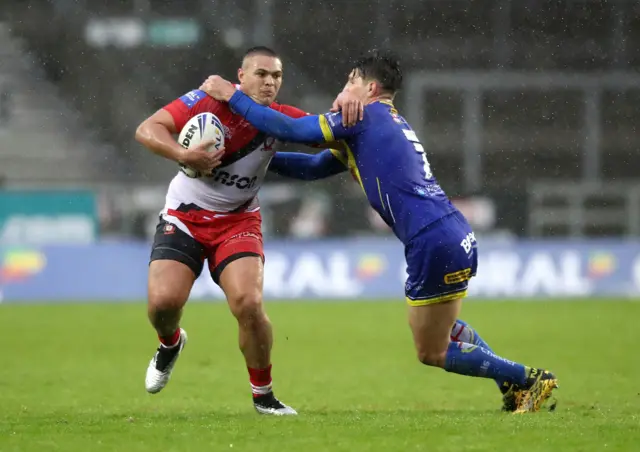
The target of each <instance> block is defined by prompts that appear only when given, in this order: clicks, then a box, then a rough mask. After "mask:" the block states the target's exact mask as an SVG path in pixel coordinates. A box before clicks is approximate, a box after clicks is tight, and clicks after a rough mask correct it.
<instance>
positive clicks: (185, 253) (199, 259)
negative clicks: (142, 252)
mask: <svg viewBox="0 0 640 452" xmlns="http://www.w3.org/2000/svg"><path fill="white" fill-rule="evenodd" d="M204 259H205V247H204V246H202V245H201V244H200V243H199V242H198V241H197V240H196V239H194V238H193V237H191V236H190V235H189V234H186V233H185V232H183V231H181V230H180V229H179V228H178V227H177V226H175V225H174V224H172V223H169V222H168V221H165V220H163V219H161V220H160V221H159V222H158V226H157V227H156V233H155V236H154V238H153V246H152V248H151V258H150V259H149V262H153V261H157V260H171V261H176V262H181V263H183V264H185V265H186V266H187V267H189V268H190V269H191V270H192V271H193V273H194V274H195V276H196V278H197V277H198V276H200V273H202V267H203V266H204Z"/></svg>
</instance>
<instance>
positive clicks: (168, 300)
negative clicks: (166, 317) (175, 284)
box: [148, 286, 187, 311]
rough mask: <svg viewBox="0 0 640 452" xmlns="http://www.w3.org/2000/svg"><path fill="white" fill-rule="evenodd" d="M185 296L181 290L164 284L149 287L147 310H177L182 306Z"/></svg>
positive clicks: (185, 299) (185, 300)
mask: <svg viewBox="0 0 640 452" xmlns="http://www.w3.org/2000/svg"><path fill="white" fill-rule="evenodd" d="M186 302H187V297H186V296H185V294H184V293H182V291H179V290H173V289H171V288H169V287H166V286H160V287H154V288H150V289H149V296H148V307H149V311H177V310H180V309H182V308H183V307H184V305H185V303H186Z"/></svg>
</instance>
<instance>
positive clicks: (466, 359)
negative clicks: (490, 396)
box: [444, 342, 530, 386]
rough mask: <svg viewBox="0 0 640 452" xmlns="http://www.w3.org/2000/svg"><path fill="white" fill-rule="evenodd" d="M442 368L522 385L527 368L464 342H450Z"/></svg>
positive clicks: (525, 378) (525, 377) (525, 380)
mask: <svg viewBox="0 0 640 452" xmlns="http://www.w3.org/2000/svg"><path fill="white" fill-rule="evenodd" d="M444 370H446V371H447V372H453V373H456V374H460V375H468V376H471V377H482V378H491V379H493V380H496V381H508V382H510V383H515V384H518V385H522V386H524V385H525V384H526V382H527V376H528V374H529V370H530V369H529V368H528V367H526V366H524V365H522V364H519V363H516V362H514V361H509V360H508V359H504V358H502V357H500V356H498V355H496V354H495V353H493V352H491V351H490V350H487V349H486V348H483V347H480V346H478V345H473V344H469V343H466V342H451V343H450V344H449V348H448V349H447V356H446V360H445V364H444Z"/></svg>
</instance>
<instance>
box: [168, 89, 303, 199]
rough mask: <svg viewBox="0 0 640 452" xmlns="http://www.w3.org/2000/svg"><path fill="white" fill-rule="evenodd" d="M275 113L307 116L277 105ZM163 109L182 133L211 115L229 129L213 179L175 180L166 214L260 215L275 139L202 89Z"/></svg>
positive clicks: (179, 176) (293, 109)
mask: <svg viewBox="0 0 640 452" xmlns="http://www.w3.org/2000/svg"><path fill="white" fill-rule="evenodd" d="M271 108H273V109H274V110H277V111H279V112H281V113H283V114H285V115H287V116H291V117H293V118H299V117H301V116H305V115H306V113H305V112H304V111H302V110H299V109H297V108H295V107H291V106H288V105H280V104H276V103H273V104H271ZM164 109H165V110H166V111H168V112H169V113H170V114H171V116H172V117H173V120H174V122H175V125H176V129H177V130H178V131H180V130H182V128H183V127H184V125H185V124H186V123H187V121H188V120H189V119H191V118H192V117H193V116H195V115H197V114H199V113H205V112H210V113H213V114H214V115H216V116H217V117H218V119H220V122H221V123H222V125H223V127H224V135H225V153H224V157H223V158H222V163H221V165H220V166H219V167H218V168H216V169H215V170H214V171H213V173H212V175H211V176H207V177H202V178H199V179H193V178H190V177H188V176H187V175H185V174H184V173H183V172H182V171H179V172H178V174H177V175H176V176H175V177H174V178H173V180H172V181H171V184H170V185H169V190H168V192H167V198H166V205H165V210H164V212H166V210H167V209H177V208H178V207H179V206H180V205H181V204H184V205H191V204H193V205H195V206H197V207H199V208H201V209H204V210H208V211H213V212H231V211H234V210H236V209H239V208H242V210H257V209H258V201H257V197H256V195H257V193H258V190H259V189H260V187H261V185H262V182H263V180H264V177H265V175H266V173H267V168H268V166H269V162H270V161H271V159H272V157H273V155H274V154H275V145H276V139H275V138H273V137H269V136H267V135H266V134H264V133H262V132H260V131H259V130H258V129H256V128H255V127H253V126H252V125H251V124H249V123H248V122H247V121H245V119H244V118H243V117H242V116H239V115H236V114H234V113H233V112H232V111H231V109H230V108H229V104H227V103H226V102H219V101H217V100H215V99H214V98H212V97H210V96H209V95H207V93H205V92H204V91H201V90H194V91H190V92H188V93H187V94H185V95H184V96H182V97H180V98H178V99H176V100H174V101H173V102H171V103H170V104H169V105H167V106H165V107H164Z"/></svg>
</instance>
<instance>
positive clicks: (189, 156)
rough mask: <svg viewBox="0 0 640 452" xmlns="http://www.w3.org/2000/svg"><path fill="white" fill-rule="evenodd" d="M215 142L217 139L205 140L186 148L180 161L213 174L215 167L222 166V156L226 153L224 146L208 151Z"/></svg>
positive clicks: (202, 171)
mask: <svg viewBox="0 0 640 452" xmlns="http://www.w3.org/2000/svg"><path fill="white" fill-rule="evenodd" d="M214 143H215V141H213V140H209V141H203V142H202V143H200V144H199V145H198V146H196V147H194V148H191V149H187V150H185V153H184V154H183V157H182V160H181V161H180V163H182V164H184V165H186V166H188V167H189V168H193V169H194V170H196V171H199V172H201V173H202V174H206V175H208V174H211V171H212V170H213V169H214V168H216V167H218V166H220V163H221V162H222V156H223V155H224V148H220V149H218V150H215V151H211V152H209V151H207V149H208V148H209V147H210V146H211V145H212V144H214Z"/></svg>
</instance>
